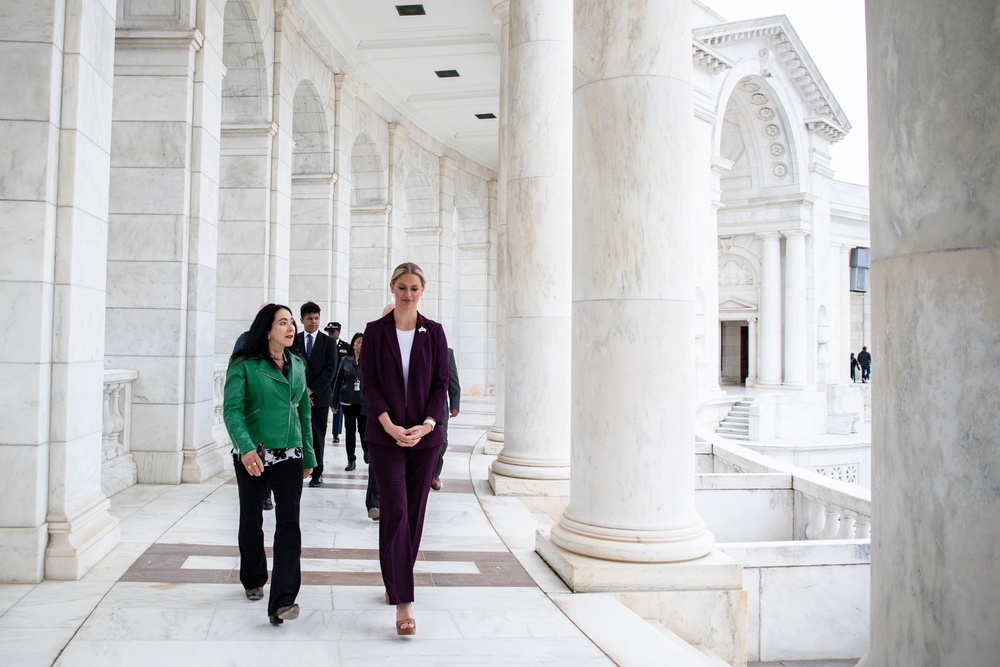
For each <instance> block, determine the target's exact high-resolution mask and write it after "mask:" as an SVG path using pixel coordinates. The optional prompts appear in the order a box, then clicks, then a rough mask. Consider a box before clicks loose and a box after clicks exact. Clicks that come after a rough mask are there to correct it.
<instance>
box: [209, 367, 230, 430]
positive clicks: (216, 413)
mask: <svg viewBox="0 0 1000 667" xmlns="http://www.w3.org/2000/svg"><path fill="white" fill-rule="evenodd" d="M227 367H228V364H215V372H214V375H213V378H212V379H213V381H212V437H213V438H214V439H215V442H216V443H218V445H219V447H221V448H228V447H229V446H230V445H231V444H232V441H231V440H230V439H229V432H228V431H226V425H225V423H224V422H223V421H222V402H223V400H224V399H225V395H226V391H225V390H226V368H227Z"/></svg>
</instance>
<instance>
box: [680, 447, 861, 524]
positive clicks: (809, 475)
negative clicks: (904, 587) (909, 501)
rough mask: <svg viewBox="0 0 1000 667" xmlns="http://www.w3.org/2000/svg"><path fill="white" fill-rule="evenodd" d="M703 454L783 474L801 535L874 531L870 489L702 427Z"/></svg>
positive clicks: (718, 464) (721, 465) (733, 465)
mask: <svg viewBox="0 0 1000 667" xmlns="http://www.w3.org/2000/svg"><path fill="white" fill-rule="evenodd" d="M698 436H699V438H700V439H701V440H703V441H704V442H700V443H699V444H698V449H697V451H698V453H699V454H701V455H705V454H711V456H712V458H713V459H714V463H712V464H711V467H712V468H713V469H727V470H736V471H738V472H740V473H752V474H757V475H762V474H771V475H773V474H780V475H785V476H787V479H789V480H790V487H789V490H790V491H792V492H793V494H794V504H793V507H794V510H793V518H792V521H793V536H794V539H796V540H869V539H870V538H871V531H872V520H871V516H872V509H871V491H869V490H868V489H864V488H862V487H859V486H856V485H853V484H848V483H845V482H842V481H839V480H836V479H831V478H829V477H824V476H823V475H821V474H819V473H816V472H812V471H809V470H805V469H804V468H799V467H797V466H794V465H791V464H787V463H784V462H782V461H778V460H777V459H775V458H773V457H769V456H766V455H763V454H758V453H757V452H754V451H753V450H751V449H749V448H747V447H743V446H742V445H737V444H735V443H733V442H732V441H727V440H725V439H722V438H717V437H715V434H714V433H710V432H708V431H707V430H704V429H702V430H700V431H699V434H698Z"/></svg>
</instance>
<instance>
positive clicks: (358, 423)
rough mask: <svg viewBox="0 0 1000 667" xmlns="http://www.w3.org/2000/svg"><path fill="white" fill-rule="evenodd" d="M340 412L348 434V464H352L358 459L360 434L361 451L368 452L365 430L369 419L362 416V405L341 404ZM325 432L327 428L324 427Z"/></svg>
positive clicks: (346, 444)
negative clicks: (359, 436)
mask: <svg viewBox="0 0 1000 667" xmlns="http://www.w3.org/2000/svg"><path fill="white" fill-rule="evenodd" d="M340 410H341V411H342V412H343V413H344V430H345V431H346V432H347V440H346V442H345V443H344V445H345V448H346V449H347V462H348V463H350V462H351V461H354V460H355V459H356V458H357V454H356V452H357V445H358V434H359V433H360V434H361V451H364V452H367V451H368V443H366V442H365V428H366V427H367V421H368V418H367V417H363V416H362V415H361V406H360V405H350V404H347V403H341V405H340ZM323 430H324V431H325V430H326V428H325V427H324V429H323Z"/></svg>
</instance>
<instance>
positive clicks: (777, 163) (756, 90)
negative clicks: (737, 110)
mask: <svg viewBox="0 0 1000 667" xmlns="http://www.w3.org/2000/svg"><path fill="white" fill-rule="evenodd" d="M738 87H739V90H740V91H742V92H743V93H744V94H745V95H746V96H747V100H748V101H749V102H750V104H752V105H753V106H755V107H757V113H756V115H757V119H758V120H759V121H762V125H760V126H759V129H760V131H761V132H762V133H763V134H764V136H765V137H767V139H766V143H765V145H766V146H767V152H768V154H769V155H770V156H771V159H772V162H771V175H772V176H774V177H775V178H779V179H782V178H785V177H786V176H788V173H789V169H788V165H787V164H786V163H785V162H784V161H782V158H784V156H785V153H786V152H787V148H786V147H785V144H784V143H783V142H782V140H781V139H780V137H781V135H782V130H781V125H780V121H779V120H778V114H777V112H776V111H775V110H774V108H773V106H770V100H769V99H768V96H767V94H766V91H765V90H762V89H761V86H760V84H758V83H756V82H755V81H752V80H751V79H750V78H749V77H747V78H744V79H742V80H741V81H740V83H739V86H738Z"/></svg>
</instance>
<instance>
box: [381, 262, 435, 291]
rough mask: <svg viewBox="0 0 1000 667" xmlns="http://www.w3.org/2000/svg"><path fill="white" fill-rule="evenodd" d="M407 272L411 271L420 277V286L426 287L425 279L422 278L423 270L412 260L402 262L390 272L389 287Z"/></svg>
mask: <svg viewBox="0 0 1000 667" xmlns="http://www.w3.org/2000/svg"><path fill="white" fill-rule="evenodd" d="M407 273H412V274H413V275H415V276H416V277H417V278H420V286H421V287H427V279H426V278H424V270H423V269H421V268H420V267H419V266H417V265H416V264H414V263H413V262H403V263H402V264H400V265H399V266H397V267H396V269H395V270H394V271H393V272H392V278H390V279H389V287H392V286H393V285H395V284H396V281H397V280H399V279H400V278H402V277H403V276H405V275H406V274H407Z"/></svg>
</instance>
